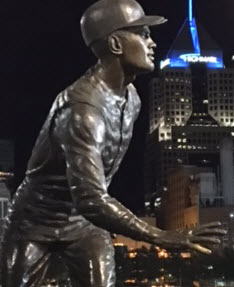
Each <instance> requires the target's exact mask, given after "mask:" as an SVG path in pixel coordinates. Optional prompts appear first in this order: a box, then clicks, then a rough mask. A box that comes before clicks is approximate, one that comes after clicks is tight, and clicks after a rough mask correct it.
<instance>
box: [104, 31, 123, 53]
mask: <svg viewBox="0 0 234 287" xmlns="http://www.w3.org/2000/svg"><path fill="white" fill-rule="evenodd" d="M108 44H109V49H110V52H111V53H112V54H115V55H121V54H122V53H123V47H122V44H121V40H120V38H119V37H118V36H117V35H110V36H109V38H108Z"/></svg>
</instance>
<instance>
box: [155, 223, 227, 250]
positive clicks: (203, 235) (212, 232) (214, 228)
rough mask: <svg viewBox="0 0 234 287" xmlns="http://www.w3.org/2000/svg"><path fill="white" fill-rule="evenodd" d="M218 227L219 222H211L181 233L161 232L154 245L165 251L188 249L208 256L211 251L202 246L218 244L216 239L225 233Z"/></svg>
mask: <svg viewBox="0 0 234 287" xmlns="http://www.w3.org/2000/svg"><path fill="white" fill-rule="evenodd" d="M220 226H221V223H220V222H212V223H209V224H204V225H201V226H199V227H197V228H194V229H187V230H183V231H162V233H161V234H159V237H158V240H157V241H158V242H157V243H156V242H155V244H156V245H157V244H158V245H159V246H160V247H163V248H166V249H172V248H181V249H182V248H189V249H193V250H196V251H200V252H202V253H206V254H210V253H211V250H210V249H207V248H206V247H203V244H219V243H220V240H219V239H218V238H217V237H219V236H223V235H225V234H226V233H227V232H226V231H225V230H224V229H222V228H221V227H220Z"/></svg>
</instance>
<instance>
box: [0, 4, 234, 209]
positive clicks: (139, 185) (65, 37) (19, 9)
mask: <svg viewBox="0 0 234 287" xmlns="http://www.w3.org/2000/svg"><path fill="white" fill-rule="evenodd" d="M94 2H95V1H91V0H86V1H81V0H80V1H77V0H76V1H75V0H28V1H26V0H20V1H19V0H17V1H16V0H15V1H13V0H2V1H1V3H0V22H1V24H0V27H1V28H0V37H1V53H0V75H1V76H0V83H1V85H0V86H1V98H0V99H1V105H0V135H1V137H8V138H11V139H13V140H14V141H15V144H16V155H15V162H16V165H15V174H16V178H17V182H20V181H21V180H22V177H23V175H24V171H25V167H26V163H27V160H28V157H29V156H30V153H31V149H32V147H33V144H34V142H35V139H36V136H37V134H38V132H39V130H40V127H41V126H42V124H43V122H44V120H45V117H46V115H47V113H48V111H49V109H50V106H51V103H52V102H53V100H54V98H55V97H56V95H57V94H58V93H59V92H60V91H61V90H63V89H64V88H66V87H67V86H68V85H70V84H71V83H72V82H74V81H75V80H76V79H77V78H78V77H80V76H81V75H82V74H83V73H84V72H85V71H86V70H87V69H88V68H89V67H90V66H91V65H92V64H94V63H95V62H96V59H95V57H94V56H93V55H92V54H91V52H90V51H89V50H88V48H86V47H85V44H84V43H83V40H82V36H81V32H80V24H79V20H80V18H81V15H82V13H83V12H84V11H85V9H86V8H87V7H88V6H89V5H90V4H92V3H94ZM139 3H140V4H141V5H142V6H143V8H144V9H145V11H146V14H158V15H163V16H165V17H166V18H168V19H169V22H168V23H167V24H164V25H162V26H159V27H157V28H155V29H153V31H152V38H153V39H154V40H155V41H156V42H157V45H158V48H157V50H156V58H157V59H156V66H157V67H158V61H159V59H162V58H164V57H165V55H166V53H167V51H168V49H169V48H170V45H171V44H172V42H173V40H174V39H175V37H176V34H177V32H178V30H179V29H180V27H181V25H182V24H183V21H184V19H185V18H186V16H187V1H186V0H174V1H173V0H161V1H160V0H141V1H140V0H139ZM194 6H195V15H196V18H197V20H199V21H200V22H201V24H202V25H203V26H204V27H205V28H206V29H207V31H208V32H209V34H210V35H211V36H212V37H213V38H214V39H215V40H216V42H217V43H218V44H219V45H220V47H221V49H222V50H223V51H224V59H225V63H226V65H227V66H228V65H230V59H231V55H232V54H234V35H233V33H234V32H233V28H234V17H233V15H234V1H233V0H197V1H196V0H194ZM156 74H157V69H156V71H155V73H151V74H149V75H143V76H141V77H139V78H138V79H137V80H136V82H135V85H136V87H137V88H138V91H139V94H140V97H141V99H142V103H143V106H142V112H141V115H140V117H139V119H138V121H137V124H136V127H135V131H134V136H133V140H132V144H131V146H130V149H129V152H128V153H127V155H126V157H125V160H124V162H123V164H122V166H121V169H120V172H119V173H118V175H117V176H116V177H115V179H114V184H113V185H112V188H111V193H112V194H113V195H114V196H116V197H117V198H118V199H119V200H120V201H121V202H123V203H124V204H125V205H127V206H128V207H129V208H131V209H132V210H133V211H136V210H139V209H140V208H141V207H142V203H143V180H142V178H143V149H144V139H145V134H146V131H147V112H146V111H147V92H148V91H147V84H148V82H149V80H150V78H152V76H153V75H156Z"/></svg>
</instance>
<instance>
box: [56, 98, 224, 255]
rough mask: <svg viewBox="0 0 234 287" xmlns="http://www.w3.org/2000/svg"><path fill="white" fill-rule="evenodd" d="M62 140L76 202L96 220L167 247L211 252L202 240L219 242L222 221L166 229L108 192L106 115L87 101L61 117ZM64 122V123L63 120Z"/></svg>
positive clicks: (98, 224)
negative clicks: (105, 162) (105, 166)
mask: <svg viewBox="0 0 234 287" xmlns="http://www.w3.org/2000/svg"><path fill="white" fill-rule="evenodd" d="M62 121H63V124H62V127H63V130H62V131H61V137H60V140H61V142H62V147H63V149H64V153H65V158H66V163H67V177H68V181H69V185H70V190H71V193H72V197H73V200H74V203H75V206H76V208H77V210H78V212H79V213H80V214H82V215H83V216H84V217H85V218H87V219H88V220H89V221H91V222H92V223H93V224H95V225H97V226H98V227H101V228H103V229H106V230H108V231H109V232H112V233H118V234H122V235H125V236H128V237H131V238H133V239H135V240H142V241H146V242H149V243H151V244H156V245H159V246H161V247H165V248H173V247H174V248H178V247H184V248H186V247H187V248H192V249H196V250H199V251H201V252H205V253H209V250H208V249H206V248H204V247H202V246H200V245H199V244H200V243H219V240H218V239H217V238H216V237H214V236H216V235H217V236H219V235H222V234H224V231H223V230H221V229H220V228H219V223H214V224H212V225H208V226H206V227H204V228H200V229H196V230H194V231H191V230H190V231H183V232H177V231H176V232H167V231H162V230H160V229H158V228H156V227H153V226H150V225H148V224H147V223H145V222H144V221H142V220H140V219H139V218H137V217H136V216H135V215H134V214H133V213H131V212H130V211H129V210H128V209H127V208H126V207H124V206H123V205H122V204H120V203H119V202H118V201H117V200H116V199H115V198H113V197H111V196H110V195H109V194H108V193H107V187H106V179H105V178H106V174H105V170H104V166H103V160H108V159H107V158H105V159H104V158H103V157H105V155H104V154H103V152H104V145H105V144H106V141H107V140H108V138H106V127H105V119H104V117H103V116H102V115H101V113H100V111H99V110H98V109H97V108H95V107H93V106H91V105H88V104H81V103H79V104H76V105H73V106H72V107H70V108H68V109H67V110H66V111H65V112H64V115H63V118H62ZM60 126H61V124H60Z"/></svg>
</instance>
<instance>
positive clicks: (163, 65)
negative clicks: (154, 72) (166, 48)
mask: <svg viewBox="0 0 234 287" xmlns="http://www.w3.org/2000/svg"><path fill="white" fill-rule="evenodd" d="M169 65H170V59H166V60H164V61H161V62H160V69H161V70H162V69H163V68H165V67H167V66H169Z"/></svg>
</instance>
